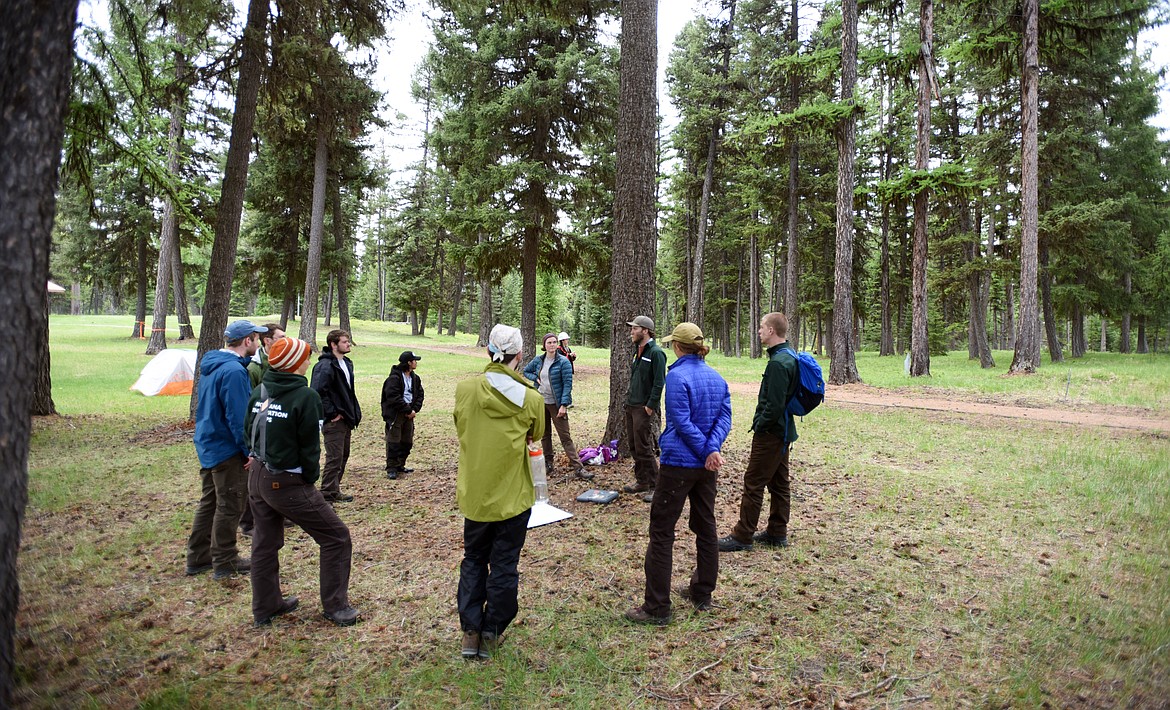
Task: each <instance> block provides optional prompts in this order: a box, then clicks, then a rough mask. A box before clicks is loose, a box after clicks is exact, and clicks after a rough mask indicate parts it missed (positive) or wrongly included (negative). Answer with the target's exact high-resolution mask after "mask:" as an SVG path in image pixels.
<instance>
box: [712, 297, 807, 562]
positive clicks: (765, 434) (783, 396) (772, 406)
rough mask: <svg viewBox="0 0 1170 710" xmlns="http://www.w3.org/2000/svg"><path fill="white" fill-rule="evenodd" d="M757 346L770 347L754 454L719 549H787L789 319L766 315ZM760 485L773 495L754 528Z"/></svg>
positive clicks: (792, 362) (792, 427)
mask: <svg viewBox="0 0 1170 710" xmlns="http://www.w3.org/2000/svg"><path fill="white" fill-rule="evenodd" d="M758 332H759V334H760V344H761V345H763V346H764V347H766V348H767V349H768V364H767V365H765V366H764V378H763V380H762V381H761V382H760V396H759V401H758V403H757V404H756V413H755V416H754V417H752V432H753V433H752V452H751V455H750V456H749V457H748V466H747V470H746V471H744V473H743V497H742V498H741V499H740V503H739V522H738V523H737V524H736V526H735V529H734V530H732V531H731V534H730V535H728V536H727V537H724V538H720V540H719V551H720V552H739V551H741V550H750V549H752V546H753V544H754V543H757V542H758V543H760V544H761V545H767V546H769V547H788V518H789V512H790V508H791V505H792V495H791V491H790V490H789V486H788V450H789V448H790V447H791V446H792V442H794V441H796V423H795V422H794V421H793V419H792V415H791V414H789V413H788V400H789V398H791V397H792V395H793V394H794V393H795V392H796V383H797V376H798V375H797V371H796V353H795V352H793V350H792V347H791V346H790V345H789V344H788V319H787V318H786V317H785V316H784V314H783V313H769V314H768V315H766V316H764V317H763V318H762V319H760V329H759V331H758ZM764 489H767V490H768V492H769V493H770V494H771V496H772V504H771V508H770V512H769V514H768V528H767V530H765V531H763V532H759V533H757V532H756V524H757V523H759V521H760V510H761V509H762V508H763V506H764Z"/></svg>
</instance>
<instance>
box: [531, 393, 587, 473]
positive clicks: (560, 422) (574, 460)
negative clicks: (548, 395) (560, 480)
mask: <svg viewBox="0 0 1170 710" xmlns="http://www.w3.org/2000/svg"><path fill="white" fill-rule="evenodd" d="M559 411H561V405H559V404H548V403H547V402H546V403H545V405H544V439H542V440H541V446H543V447H544V460H545V462H546V464H547V465H548V473H552V471H553V466H552V460H553V453H552V432H553V429H556V430H557V436H558V437H560V439H561V446H562V447H563V448H564V449H565V454H567V455H568V457H569V466H570V467H571V468H572V469H574V470H578V469H581V468H582V466H581V457H580V456H578V455H577V445H576V444H574V443H573V435H572V434H570V433H569V413H568V411H566V412H565V416H563V417H557V412H559ZM550 425H551V426H550Z"/></svg>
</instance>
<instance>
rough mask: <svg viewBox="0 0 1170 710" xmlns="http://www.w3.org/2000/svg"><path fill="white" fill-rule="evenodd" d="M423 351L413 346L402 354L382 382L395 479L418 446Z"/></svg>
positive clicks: (390, 471) (389, 471) (389, 470)
mask: <svg viewBox="0 0 1170 710" xmlns="http://www.w3.org/2000/svg"><path fill="white" fill-rule="evenodd" d="M421 359H422V356H421V355H416V354H414V353H413V352H411V351H410V350H407V351H406V352H404V353H402V354H401V355H399V356H398V364H397V365H395V366H394V367H391V368H390V376H389V377H387V378H386V381H385V382H383V383H382V420H383V421H385V422H386V478H389V479H390V480H391V481H393V480H395V479H397V478H398V476H399V475H401V474H404V473H412V472H414V469H413V468H407V467H406V458H407V457H408V456H410V450H411V448H413V447H414V417H415V415H416V414H418V413H419V411H421V410H422V406H423V386H422V378H420V377H419V376H418V375H417V374H416V373H415V370H416V369H417V368H418V361H419V360H421Z"/></svg>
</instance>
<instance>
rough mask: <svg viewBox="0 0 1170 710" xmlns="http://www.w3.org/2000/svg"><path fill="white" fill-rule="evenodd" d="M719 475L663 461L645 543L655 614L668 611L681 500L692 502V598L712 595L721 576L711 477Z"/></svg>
mask: <svg viewBox="0 0 1170 710" xmlns="http://www.w3.org/2000/svg"><path fill="white" fill-rule="evenodd" d="M717 475H718V474H716V472H715V471H708V470H707V469H705V468H675V467H674V466H663V467H662V471H661V475H660V476H659V477H658V485H657V486H655V487H654V501H653V502H652V503H651V504H650V544H649V545H648V546H647V547H646V602H645V605H644V608H645V609H646V611H647V612H648V613H650V614H653V615H655V616H667V615H669V614H670V577H671V573H672V571H673V566H674V560H673V551H674V549H673V548H674V528H675V523H677V522H678V518H679V515H681V514H682V509H683V504H684V503H686V502H687V500H688V499H689V500H690V501H691V520H690V528H691V532H693V533H695V550H696V552H697V559H696V564H695V572H694V574H692V575H691V583H690V589H691V599H692V600H693V602H694V603H695V604H702V603H704V602H708V601H710V600H711V593H712V592H714V591H715V582H716V579H717V578H718V577H719V534H718V533H717V532H716V529H715V480H716V477H717Z"/></svg>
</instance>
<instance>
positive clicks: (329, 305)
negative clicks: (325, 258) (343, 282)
mask: <svg viewBox="0 0 1170 710" xmlns="http://www.w3.org/2000/svg"><path fill="white" fill-rule="evenodd" d="M332 322H333V272H332V271H330V272H329V284H328V285H327V286H326V287H325V327H326V328H328V327H329V326H330V324H332Z"/></svg>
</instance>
